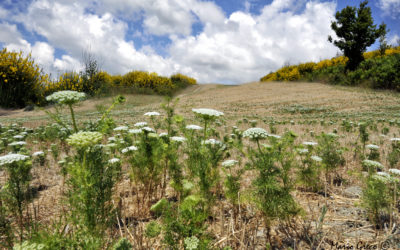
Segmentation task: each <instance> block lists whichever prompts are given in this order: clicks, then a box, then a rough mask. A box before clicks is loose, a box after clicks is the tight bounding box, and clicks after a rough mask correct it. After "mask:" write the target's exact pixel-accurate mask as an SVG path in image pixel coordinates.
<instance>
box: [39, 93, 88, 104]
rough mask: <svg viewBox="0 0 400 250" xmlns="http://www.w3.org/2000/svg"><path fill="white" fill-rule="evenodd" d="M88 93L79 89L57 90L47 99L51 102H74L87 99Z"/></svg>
mask: <svg viewBox="0 0 400 250" xmlns="http://www.w3.org/2000/svg"><path fill="white" fill-rule="evenodd" d="M85 97H86V94H85V93H82V92H78V91H72V90H63V91H57V92H55V93H53V94H51V95H49V96H47V97H46V100H47V101H49V102H51V101H53V102H57V103H59V104H67V105H70V104H74V103H77V102H79V101H81V100H83V99H85Z"/></svg>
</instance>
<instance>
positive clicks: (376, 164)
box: [362, 160, 384, 169]
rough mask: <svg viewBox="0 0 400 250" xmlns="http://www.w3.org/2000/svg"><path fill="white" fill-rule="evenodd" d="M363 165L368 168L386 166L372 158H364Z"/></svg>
mask: <svg viewBox="0 0 400 250" xmlns="http://www.w3.org/2000/svg"><path fill="white" fill-rule="evenodd" d="M362 165H363V166H364V167H367V168H377V169H378V168H379V169H383V168H384V166H383V165H382V164H381V163H380V162H377V161H372V160H363V162H362Z"/></svg>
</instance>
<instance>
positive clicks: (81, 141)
mask: <svg viewBox="0 0 400 250" xmlns="http://www.w3.org/2000/svg"><path fill="white" fill-rule="evenodd" d="M102 138H103V135H102V134H101V133H99V132H78V133H75V134H72V135H70V136H69V137H68V139H67V142H68V144H69V145H71V146H73V147H76V148H86V147H90V146H93V145H95V144H97V143H99V142H100V141H101V139H102Z"/></svg>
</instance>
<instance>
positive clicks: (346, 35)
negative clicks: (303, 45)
mask: <svg viewBox="0 0 400 250" xmlns="http://www.w3.org/2000/svg"><path fill="white" fill-rule="evenodd" d="M367 4H368V1H363V2H361V3H360V7H359V8H358V9H357V8H356V7H350V6H347V7H346V8H344V9H342V10H341V11H338V12H336V15H335V18H336V21H333V22H332V23H331V28H332V29H333V30H334V31H335V33H336V35H337V37H338V38H339V39H338V40H335V41H333V39H332V37H331V36H329V37H328V41H329V42H331V43H333V44H334V45H335V46H336V47H338V48H339V49H340V50H341V51H343V53H344V55H345V56H346V57H348V58H349V61H348V62H347V65H346V69H347V70H354V69H356V68H357V67H358V65H359V64H360V63H361V62H362V61H363V60H364V57H363V53H364V52H365V51H366V49H367V47H369V46H371V45H372V44H373V43H374V42H375V40H376V39H377V38H378V37H380V36H382V35H385V34H386V32H387V31H386V24H384V23H382V24H381V25H379V27H378V28H376V25H375V24H374V20H373V19H372V15H371V8H370V7H367Z"/></svg>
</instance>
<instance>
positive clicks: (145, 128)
mask: <svg viewBox="0 0 400 250" xmlns="http://www.w3.org/2000/svg"><path fill="white" fill-rule="evenodd" d="M142 130H143V131H145V132H148V133H155V132H156V131H155V130H154V129H152V128H150V127H143V128H142Z"/></svg>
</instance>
